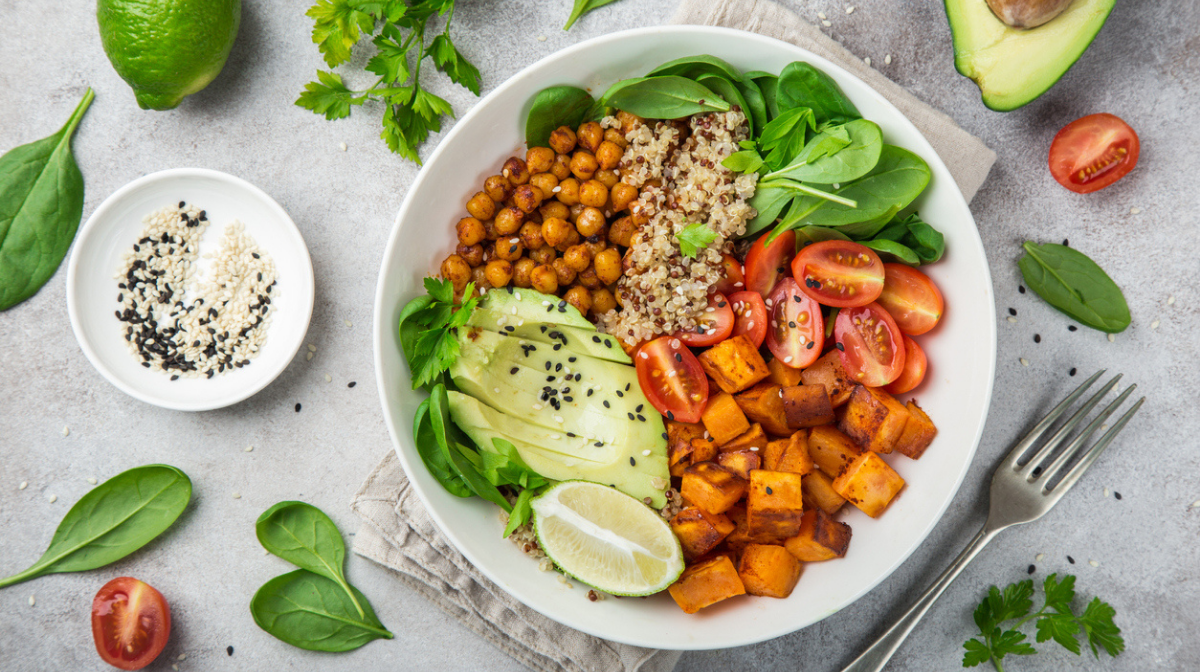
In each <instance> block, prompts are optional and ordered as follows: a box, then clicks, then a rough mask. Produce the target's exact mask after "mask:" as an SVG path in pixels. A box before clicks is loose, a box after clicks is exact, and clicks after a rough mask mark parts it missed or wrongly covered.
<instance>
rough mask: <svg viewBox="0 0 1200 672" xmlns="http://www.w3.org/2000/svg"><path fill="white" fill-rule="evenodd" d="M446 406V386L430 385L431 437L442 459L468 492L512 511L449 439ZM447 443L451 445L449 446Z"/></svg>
mask: <svg viewBox="0 0 1200 672" xmlns="http://www.w3.org/2000/svg"><path fill="white" fill-rule="evenodd" d="M449 405H450V400H449V397H448V395H447V394H446V386H445V385H442V384H440V383H439V384H437V385H434V386H433V389H432V390H430V392H429V418H430V420H431V421H432V422H431V424H432V426H433V434H434V438H435V439H436V440H437V444H438V448H439V449H440V450H441V451H442V455H443V456H445V458H446V461H447V462H448V463H449V464H450V468H451V469H453V470H454V473H456V474H458V476H459V477H460V478H462V480H463V482H464V483H466V485H467V487H468V488H470V489H471V492H473V493H475V494H476V495H478V496H480V497H482V498H484V499H486V500H487V501H489V502H491V503H493V504H495V505H496V506H499V507H500V508H502V509H504V510H505V511H512V504H509V503H508V500H507V499H505V498H504V495H502V494H500V491H499V490H497V489H496V486H494V485H492V484H491V483H489V482H488V480H487V478H485V477H484V475H483V474H481V473H480V472H479V467H477V466H476V465H475V464H474V463H473V462H471V461H470V460H469V459H468V458H467V457H466V456H465V455H463V451H462V449H461V448H460V445H461V444H460V443H459V442H457V441H454V440H453V438H452V436H451V430H450V429H449V428H450V427H453V423H452V422H451V421H450V408H449ZM451 443H453V444H454V445H453V446H451V445H450V444H451Z"/></svg>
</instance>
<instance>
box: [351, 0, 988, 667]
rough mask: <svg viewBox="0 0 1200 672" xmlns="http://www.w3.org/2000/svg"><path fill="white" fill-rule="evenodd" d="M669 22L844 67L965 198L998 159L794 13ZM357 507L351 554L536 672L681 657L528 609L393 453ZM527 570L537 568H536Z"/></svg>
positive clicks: (754, 2)
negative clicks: (445, 525) (448, 531)
mask: <svg viewBox="0 0 1200 672" xmlns="http://www.w3.org/2000/svg"><path fill="white" fill-rule="evenodd" d="M672 22H673V23H692V24H705V25H718V26H728V27H732V28H740V29H743V30H749V31H755V32H759V33H762V34H764V35H768V36H770V37H775V38H778V39H781V40H785V41H787V42H791V43H793V44H796V45H799V46H801V47H803V48H805V49H808V50H809V51H812V52H813V53H816V54H820V55H821V56H824V57H825V58H828V59H829V60H831V61H833V62H835V63H838V64H840V65H842V66H843V67H845V68H846V69H847V70H849V71H850V72H852V73H854V74H855V75H856V76H858V77H860V78H861V79H862V80H863V81H865V82H867V83H868V84H870V85H871V86H872V87H874V88H875V89H876V90H877V91H879V92H880V93H881V94H883V96H884V97H886V98H887V99H888V100H890V101H891V102H892V104H894V105H895V106H896V107H897V108H899V109H900V111H901V112H903V113H904V114H905V115H906V116H907V117H908V118H909V119H911V120H912V122H913V123H914V124H915V125H916V126H917V128H918V129H920V130H921V132H922V133H924V134H925V137H926V138H928V139H929V142H930V143H931V144H932V145H933V147H934V149H935V150H937V152H938V154H939V155H940V156H941V157H942V160H943V161H945V162H946V165H947V166H949V167H950V172H951V173H952V174H953V175H954V176H955V179H956V180H957V182H958V186H959V188H960V189H961V190H962V192H963V195H964V196H966V198H967V199H968V200H970V198H971V197H972V196H974V195H975V191H976V190H978V189H979V186H980V185H981V184H983V180H984V178H986V177H987V173H988V170H989V169H990V168H991V166H992V163H993V162H994V161H995V159H996V155H995V153H993V152H992V151H991V150H990V149H988V148H987V147H986V146H984V144H983V143H982V142H980V141H979V140H978V139H977V138H975V137H973V136H971V135H969V134H968V133H966V132H965V131H963V130H962V129H960V128H959V127H958V126H956V125H955V124H954V122H953V121H952V120H951V119H950V117H948V116H946V115H944V114H942V113H940V112H938V111H936V110H934V109H932V108H930V107H929V106H927V105H925V104H924V103H922V102H921V101H919V100H917V99H916V98H915V97H913V96H912V95H911V94H909V93H908V92H907V91H905V90H904V89H903V88H901V87H900V86H898V85H896V84H895V83H893V82H892V81H891V80H889V79H887V78H886V77H884V76H883V75H881V74H880V73H879V72H877V71H875V70H872V69H870V68H868V67H867V66H866V65H864V64H863V63H862V62H861V61H859V60H858V59H857V58H855V57H854V56H853V55H852V54H850V52H848V51H846V50H845V49H844V48H842V47H841V46H839V45H837V44H835V43H834V42H833V40H831V39H829V38H828V37H826V36H825V35H823V34H822V33H821V32H820V31H818V30H817V29H816V28H814V27H812V26H811V25H809V24H807V23H805V22H804V21H802V20H801V19H800V18H799V17H798V16H796V15H795V14H794V13H792V12H790V11H788V10H786V9H784V8H782V7H780V6H779V5H777V4H775V3H773V2H770V1H769V0H683V2H682V4H681V5H680V7H679V10H678V12H677V13H676V14H675V17H674V19H673V20H672ZM351 508H352V509H353V510H354V512H355V513H357V514H358V515H359V516H360V517H362V519H363V521H364V522H365V523H366V524H365V525H363V527H362V528H361V529H360V530H359V532H358V535H357V536H356V537H355V541H354V552H356V553H358V554H359V555H361V556H363V557H365V558H368V559H370V560H374V561H375V562H378V563H380V564H382V565H384V566H386V567H390V568H391V569H393V570H395V571H396V572H397V575H396V576H397V578H398V579H399V580H400V581H401V582H402V583H404V584H405V585H407V586H409V587H410V588H412V589H413V590H415V591H417V592H419V593H421V594H422V595H424V596H426V597H428V598H429V600H430V601H431V602H433V603H434V604H436V605H437V606H438V607H440V608H441V609H442V610H444V611H445V612H446V613H448V614H450V615H452V616H454V617H455V618H456V619H458V620H459V622H461V623H462V624H463V625H465V626H467V627H468V628H470V629H471V630H473V631H475V632H476V633H478V634H479V635H480V636H482V637H483V638H485V639H487V640H488V641H489V642H491V643H492V644H494V645H495V646H496V647H497V648H499V649H500V650H501V651H503V652H504V653H506V654H508V655H510V656H512V657H513V658H515V659H516V660H518V661H520V662H521V663H523V664H525V665H526V666H528V667H530V668H532V669H534V670H538V671H539V672H608V671H621V672H668V671H669V670H671V669H673V668H674V667H675V664H676V663H677V662H678V660H679V656H680V654H679V652H677V651H656V650H653V649H644V648H641V647H636V646H628V645H625V644H617V643H614V642H609V641H606V640H603V639H599V638H597V637H592V636H590V635H585V634H583V633H582V632H579V631H577V630H573V629H571V628H568V627H566V626H564V625H561V624H559V623H557V622H555V621H552V620H550V619H548V618H546V617H545V616H542V615H541V614H539V613H537V612H536V611H534V610H532V609H530V608H529V607H526V606H525V605H524V604H522V603H521V602H519V601H517V600H516V599H514V598H513V597H512V596H511V595H509V594H508V593H506V592H504V591H503V590H501V589H500V588H499V587H497V586H496V585H495V584H493V583H492V582H491V581H489V580H488V579H487V577H485V576H483V574H482V573H480V572H479V570H478V569H476V568H475V567H474V566H472V565H471V563H469V562H467V560H466V558H464V557H463V556H462V555H461V554H460V553H459V552H458V551H457V550H456V549H455V548H454V547H453V546H451V545H450V544H449V542H447V541H446V538H445V537H444V536H443V535H442V533H441V532H440V531H439V530H438V529H437V526H436V524H435V523H434V522H433V519H432V518H430V516H429V514H428V513H427V512H426V511H425V509H424V507H423V505H422V504H421V500H420V499H419V498H418V497H417V495H416V493H415V492H414V491H413V489H412V487H411V486H410V484H409V481H408V478H407V477H406V476H405V474H404V471H403V469H402V468H401V467H400V461H399V459H398V458H397V457H396V455H395V453H394V452H392V451H388V454H387V456H386V457H385V458H383V461H382V462H380V463H379V465H378V466H376V467H375V469H374V470H373V471H372V472H371V474H370V476H368V477H367V481H366V483H364V484H363V486H362V488H361V489H360V490H359V491H358V493H357V494H356V495H355V497H354V501H353V503H352V504H351ZM530 571H536V569H534V565H533V563H530Z"/></svg>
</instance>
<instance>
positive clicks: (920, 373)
mask: <svg viewBox="0 0 1200 672" xmlns="http://www.w3.org/2000/svg"><path fill="white" fill-rule="evenodd" d="M928 365H929V361H928V360H926V359H925V351H924V350H922V349H921V346H919V345H917V342H916V341H914V340H913V339H911V338H909V337H908V336H905V337H904V370H903V371H901V372H900V377H899V378H897V379H895V380H893V381H892V382H891V383H889V384H888V386H887V387H885V388H883V389H885V390H887V391H888V392H890V393H891V394H904V393H905V392H911V391H912V390H915V389H917V386H918V385H920V384H921V381H922V380H925V368H926V367H927V366H928Z"/></svg>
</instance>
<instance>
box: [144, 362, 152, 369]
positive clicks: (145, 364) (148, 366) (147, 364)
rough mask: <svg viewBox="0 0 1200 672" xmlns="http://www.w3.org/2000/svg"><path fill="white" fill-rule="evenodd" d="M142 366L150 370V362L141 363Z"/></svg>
mask: <svg viewBox="0 0 1200 672" xmlns="http://www.w3.org/2000/svg"><path fill="white" fill-rule="evenodd" d="M142 366H144V367H146V368H147V369H148V368H150V362H142Z"/></svg>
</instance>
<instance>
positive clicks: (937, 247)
mask: <svg viewBox="0 0 1200 672" xmlns="http://www.w3.org/2000/svg"><path fill="white" fill-rule="evenodd" d="M875 239H876V240H879V239H885V240H894V241H896V242H898V243H901V244H903V245H904V246H905V247H907V248H909V249H910V250H912V251H913V253H914V254H916V255H917V258H918V260H919V262H918V263H921V264H932V263H933V262H935V261H937V260H939V259H941V258H942V254H943V253H944V252H945V251H946V240H945V237H943V236H942V233H941V232H940V231H938V230H937V229H935V228H933V227H932V226H930V225H929V224H927V223H926V222H925V221H924V220H922V219H921V217H920V215H918V214H917V213H915V212H914V213H912V214H911V215H908V216H907V217H904V218H902V219H893V220H892V221H891V222H889V223H888V225H887V226H886V227H884V228H883V229H882V230H881V231H879V233H877V234H875ZM913 265H914V266H915V265H917V264H913Z"/></svg>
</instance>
